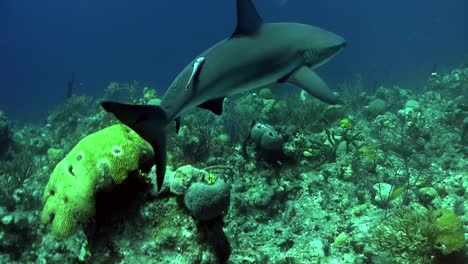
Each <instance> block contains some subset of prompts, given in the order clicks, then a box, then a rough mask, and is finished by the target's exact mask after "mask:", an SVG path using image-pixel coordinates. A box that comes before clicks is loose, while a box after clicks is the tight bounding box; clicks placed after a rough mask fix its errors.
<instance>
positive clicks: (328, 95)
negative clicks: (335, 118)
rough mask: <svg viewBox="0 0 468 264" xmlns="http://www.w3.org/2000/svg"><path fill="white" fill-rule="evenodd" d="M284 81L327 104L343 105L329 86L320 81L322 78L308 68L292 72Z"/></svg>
mask: <svg viewBox="0 0 468 264" xmlns="http://www.w3.org/2000/svg"><path fill="white" fill-rule="evenodd" d="M284 81H285V82H287V83H291V84H294V85H297V86H299V87H300V88H302V89H304V90H305V91H306V92H308V93H309V94H310V95H312V96H314V97H317V98H318V99H320V100H322V101H324V102H326V103H329V104H340V103H342V102H341V100H340V99H338V98H337V97H336V96H335V95H333V93H332V91H330V89H329V88H328V86H327V84H326V83H325V82H324V81H323V80H322V79H320V77H319V76H318V75H317V74H316V73H315V72H314V71H312V70H311V69H309V68H308V67H306V66H302V67H300V68H299V69H297V70H295V71H294V72H292V73H291V74H290V75H289V76H288V78H287V79H286V80H284Z"/></svg>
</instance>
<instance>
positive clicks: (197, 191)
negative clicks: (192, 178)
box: [184, 179, 231, 220]
mask: <svg viewBox="0 0 468 264" xmlns="http://www.w3.org/2000/svg"><path fill="white" fill-rule="evenodd" d="M230 197H231V185H230V184H229V183H226V182H225V181H224V180H222V179H218V180H217V181H216V182H214V184H206V183H201V182H197V183H194V184H192V185H190V187H189V188H188V189H187V192H186V193H185V196H184V203H185V206H186V207H187V209H188V210H189V211H190V214H192V215H193V216H194V217H195V218H197V219H199V220H211V219H213V218H215V217H217V216H220V215H222V214H223V213H224V212H226V211H227V210H228V209H229V202H230Z"/></svg>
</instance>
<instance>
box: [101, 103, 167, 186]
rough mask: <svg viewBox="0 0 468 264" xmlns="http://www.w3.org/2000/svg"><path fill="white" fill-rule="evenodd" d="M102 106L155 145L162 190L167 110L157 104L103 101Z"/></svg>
mask: <svg viewBox="0 0 468 264" xmlns="http://www.w3.org/2000/svg"><path fill="white" fill-rule="evenodd" d="M101 105H102V107H103V108H104V109H105V110H106V111H107V112H110V113H113V114H114V115H115V117H117V119H119V120H120V121H121V122H122V123H124V124H125V125H127V126H129V127H130V128H131V129H132V130H133V131H135V132H136V133H137V134H138V135H140V137H142V138H143V139H144V140H146V141H147V142H148V143H150V145H151V146H152V147H153V152H154V158H155V164H156V181H157V184H158V190H161V187H162V184H163V181H164V174H165V173H166V159H167V157H166V156H167V153H166V141H167V139H166V138H167V136H166V124H167V123H166V122H167V117H166V112H165V111H164V109H162V108H161V107H160V106H155V105H131V104H122V103H117V102H109V101H106V102H102V103H101Z"/></svg>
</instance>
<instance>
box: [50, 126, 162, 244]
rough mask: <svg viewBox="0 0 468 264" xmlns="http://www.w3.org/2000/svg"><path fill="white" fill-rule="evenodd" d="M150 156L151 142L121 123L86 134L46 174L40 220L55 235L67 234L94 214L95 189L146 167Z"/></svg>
mask: <svg viewBox="0 0 468 264" xmlns="http://www.w3.org/2000/svg"><path fill="white" fill-rule="evenodd" d="M153 157H154V153H153V150H152V148H151V145H150V144H149V143H147V142H146V141H144V140H143V139H142V138H141V137H139V136H138V135H137V134H136V133H135V132H134V131H133V130H131V129H130V128H128V127H127V126H125V125H113V126H110V127H107V128H105V129H102V130H100V131H97V132H95V133H93V134H90V135H88V136H86V137H85V138H83V139H82V140H81V141H80V142H78V144H77V145H76V146H75V147H74V148H73V149H72V150H71V151H70V153H68V155H67V156H66V157H65V158H64V159H63V160H62V161H60V162H59V163H58V164H57V166H56V167H55V169H54V170H53V172H52V174H51V175H50V179H49V182H48V183H47V186H46V188H45V191H44V195H43V201H44V208H43V210H42V215H41V221H42V222H43V223H44V224H47V223H50V224H51V231H52V234H54V235H55V236H56V237H60V238H64V237H68V236H70V235H71V234H73V233H74V232H75V230H76V228H77V226H78V224H80V223H87V222H88V220H89V219H90V217H92V216H93V215H94V211H95V193H96V192H98V191H100V190H103V189H108V188H110V187H112V186H113V185H114V184H120V183H122V182H123V181H124V180H125V179H126V178H127V177H128V175H129V173H131V172H137V173H141V172H143V171H147V170H149V169H150V168H151V165H152V163H153Z"/></svg>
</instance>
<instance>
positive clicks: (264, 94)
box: [258, 88, 273, 99]
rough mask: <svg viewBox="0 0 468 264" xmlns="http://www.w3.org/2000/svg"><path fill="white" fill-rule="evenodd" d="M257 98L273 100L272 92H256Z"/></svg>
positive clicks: (264, 89) (264, 90) (262, 90)
mask: <svg viewBox="0 0 468 264" xmlns="http://www.w3.org/2000/svg"><path fill="white" fill-rule="evenodd" d="M258 96H259V97H260V98H262V99H273V92H272V91H271V89H270V88H263V89H261V90H260V91H259V92H258Z"/></svg>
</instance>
